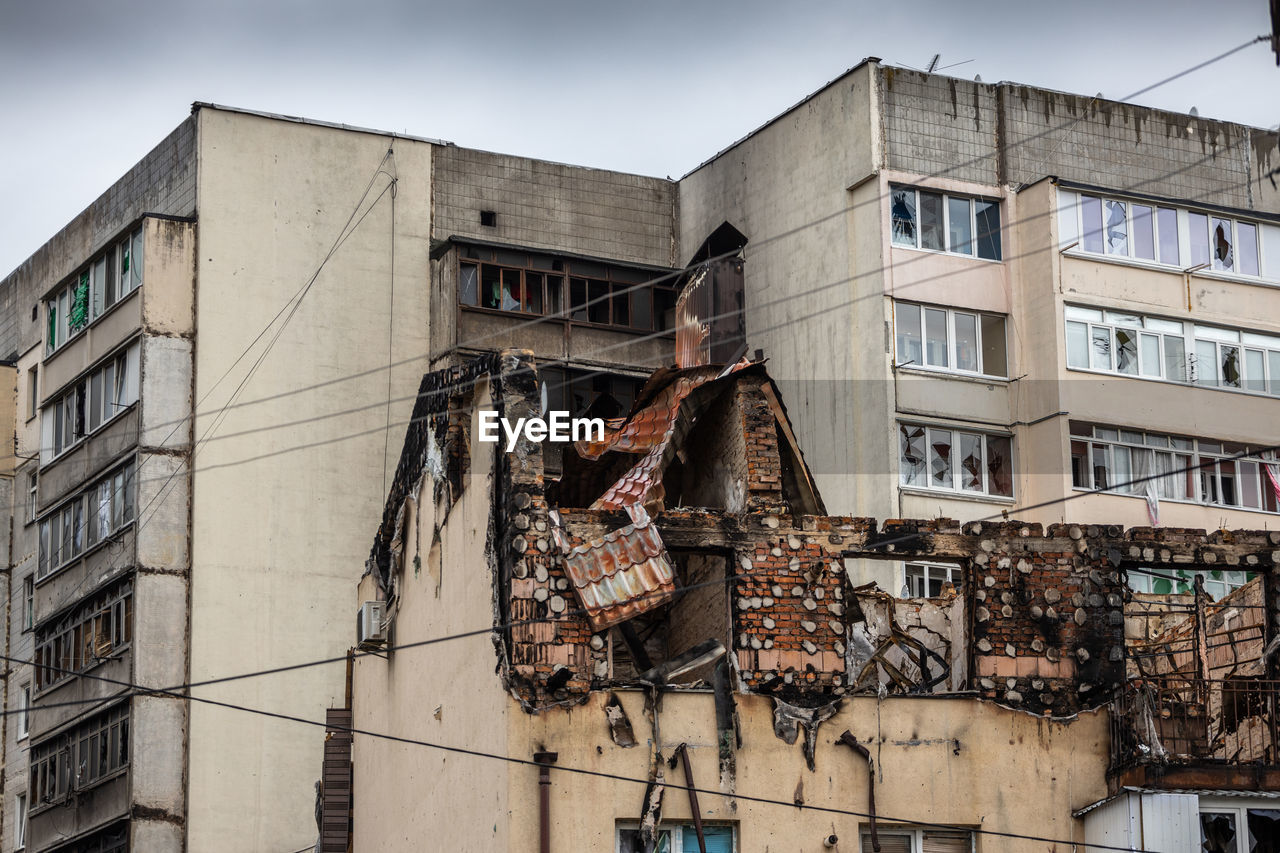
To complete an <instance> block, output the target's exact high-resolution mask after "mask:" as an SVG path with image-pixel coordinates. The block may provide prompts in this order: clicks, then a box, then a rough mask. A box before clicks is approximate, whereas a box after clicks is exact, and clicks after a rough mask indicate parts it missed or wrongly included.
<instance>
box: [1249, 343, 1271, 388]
mask: <svg viewBox="0 0 1280 853" xmlns="http://www.w3.org/2000/svg"><path fill="white" fill-rule="evenodd" d="M1266 374H1267V369H1266V359H1265V357H1264V353H1263V352H1262V350H1259V349H1247V350H1245V351H1244V387H1245V388H1247V389H1248V390H1250V391H1255V392H1257V393H1259V394H1265V393H1266V391H1267V375H1266Z"/></svg>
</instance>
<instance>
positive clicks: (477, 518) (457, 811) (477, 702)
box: [307, 384, 572, 850]
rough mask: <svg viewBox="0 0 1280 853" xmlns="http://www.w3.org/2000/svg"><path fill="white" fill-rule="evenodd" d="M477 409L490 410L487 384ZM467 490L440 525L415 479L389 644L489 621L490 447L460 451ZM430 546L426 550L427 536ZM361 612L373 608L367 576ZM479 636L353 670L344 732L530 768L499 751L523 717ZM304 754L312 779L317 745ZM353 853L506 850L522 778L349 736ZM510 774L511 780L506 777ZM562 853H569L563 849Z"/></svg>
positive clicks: (465, 759)
mask: <svg viewBox="0 0 1280 853" xmlns="http://www.w3.org/2000/svg"><path fill="white" fill-rule="evenodd" d="M477 401H478V405H479V406H480V407H481V408H485V407H490V406H491V404H490V403H489V402H488V397H487V390H486V385H484V384H482V385H481V386H480V387H479V388H478V397H477ZM470 448H471V472H470V482H469V484H468V485H466V487H465V488H464V490H463V492H462V494H461V496H460V498H459V499H458V501H457V503H455V504H454V506H453V507H452V508H451V509H450V510H449V511H448V516H447V520H446V518H445V517H444V515H443V513H442V512H441V509H442V508H438V507H437V505H436V503H435V501H434V499H433V486H434V484H433V482H432V480H431V476H430V475H429V474H427V475H424V477H423V480H422V481H421V487H420V489H419V491H418V504H417V511H416V513H415V512H414V511H413V509H412V507H409V511H408V512H407V519H406V521H407V525H406V530H405V533H404V536H403V541H404V543H405V550H404V556H403V563H402V567H401V568H399V569H395V570H394V571H396V578H397V590H398V592H399V604H398V608H397V609H396V610H395V612H394V616H393V619H392V633H391V637H392V642H394V643H395V644H397V645H404V644H411V643H415V642H419V641H422V640H427V639H430V638H433V637H442V636H446V635H449V634H454V633H461V632H467V631H474V630H475V629H476V628H477V627H479V626H482V625H487V624H492V622H493V618H494V617H493V595H494V592H493V590H494V589H495V584H496V583H497V578H496V577H494V572H493V567H494V565H496V563H491V562H489V561H487V560H486V559H484V557H483V555H484V554H485V552H486V541H487V537H488V535H489V526H490V521H491V514H490V513H491V508H492V501H493V489H494V481H495V471H494V464H493V463H494V455H495V451H494V448H495V445H493V444H481V443H479V442H478V441H476V440H475V438H474V435H473V437H472V440H471V442H470ZM437 530H438V531H439V539H438V541H437V540H436V532H437ZM359 598H360V600H362V601H368V600H376V599H377V598H379V595H378V591H377V583H376V582H375V581H374V578H373V576H372V575H366V576H365V577H364V578H363V579H362V580H361V582H360V589H359ZM496 663H497V659H496V656H495V653H494V646H493V643H492V642H491V641H490V639H489V637H487V636H485V635H479V636H472V637H464V638H461V639H458V640H453V641H450V642H449V643H447V644H445V645H442V646H439V645H437V646H422V647H418V648H411V649H403V650H400V651H396V652H393V653H392V654H391V656H390V657H389V658H388V659H383V658H381V657H373V656H364V657H360V658H357V659H356V663H355V667H354V689H353V693H354V699H353V701H352V711H353V714H354V717H353V719H354V727H355V728H357V729H365V730H369V731H378V732H394V733H396V734H397V735H398V736H402V737H409V738H415V739H420V740H425V741H429V742H431V743H438V744H442V745H445V746H453V747H461V748H464V749H477V748H479V749H483V750H484V751H486V752H492V753H495V754H497V755H512V756H515V757H518V758H529V757H531V755H532V750H533V748H534V747H533V746H531V745H530V744H528V743H526V742H523V741H517V742H515V743H514V744H513V743H512V742H511V741H509V737H510V731H509V723H508V719H509V718H510V717H521V716H524V714H523V712H521V711H520V710H519V709H518V707H517V706H516V703H515V700H514V699H512V698H511V697H510V696H508V695H507V694H506V693H505V692H504V691H503V689H502V684H501V682H500V681H499V679H498V678H497V676H496V675H495V674H494V669H495V665H496ZM311 742H312V747H311V749H310V750H309V751H308V753H307V755H308V758H309V760H310V762H311V765H310V766H311V776H312V777H314V776H316V774H317V772H318V769H319V768H318V760H317V759H318V756H319V754H320V752H319V749H318V748H317V744H318V743H319V735H318V734H316V733H314V732H313V733H312V737H311ZM352 762H353V765H354V778H355V780H356V786H357V788H356V790H357V795H356V797H355V804H354V809H355V836H354V849H356V850H423V849H432V850H437V849H438V850H471V849H483V850H507V849H509V848H510V845H511V843H512V841H511V839H512V838H513V837H514V836H521V835H525V834H527V833H528V831H529V826H531V824H528V823H521V822H519V821H514V820H512V819H511V818H510V815H511V807H512V800H511V797H512V793H511V788H512V783H511V782H509V777H510V776H511V775H512V774H513V773H515V775H521V774H520V771H522V770H523V769H524V768H514V765H513V766H508V765H506V764H505V763H502V762H498V761H493V760H489V759H484V758H479V757H475V756H469V755H461V754H456V753H450V752H448V751H444V750H438V749H430V748H427V747H419V746H407V745H405V744H402V743H396V742H392V741H386V740H379V739H376V738H369V737H360V736H357V737H356V740H355V744H354V747H353V750H352ZM513 768H514V769H513ZM566 849H572V848H566Z"/></svg>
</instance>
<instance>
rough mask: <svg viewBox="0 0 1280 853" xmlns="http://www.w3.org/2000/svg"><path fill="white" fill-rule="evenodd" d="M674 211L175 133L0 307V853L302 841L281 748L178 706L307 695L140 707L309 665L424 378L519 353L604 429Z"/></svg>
mask: <svg viewBox="0 0 1280 853" xmlns="http://www.w3.org/2000/svg"><path fill="white" fill-rule="evenodd" d="M362 191H363V194H362ZM674 197H675V188H674V186H673V185H672V184H671V183H670V182H668V181H665V180H660V179H654V178H645V177H640V176H635V175H627V174H621V173H617V172H608V171H603V170H598V169H587V168H580V167H574V166H566V165H560V164H552V163H546V162H542V161H535V160H530V159H528V158H521V157H513V156H507V155H499V154H491V153H487V152H481V151H473V150H469V149H465V148H460V147H458V146H455V145H452V144H450V143H446V142H440V141H434V140H429V139H421V138H411V137H405V136H400V135H397V134H391V133H384V132H377V131H368V130H361V129H357V128H352V127H349V126H337V125H330V124H324V123H321V122H313V121H306V120H300V119H295V118H290V117H285V116H278V115H267V114H261V113H254V112H250V111H245V110H238V109H231V108H226V107H219V106H215V105H212V104H196V105H194V106H193V109H192V113H191V115H190V117H189V118H187V119H186V120H185V121H183V122H182V123H181V125H179V127H178V128H177V129H175V130H174V132H173V133H172V134H171V135H170V136H169V137H168V138H166V139H165V140H163V141H162V142H161V143H160V144H159V145H158V146H157V147H156V148H155V150H153V151H152V152H151V153H149V154H148V155H147V156H146V157H145V158H144V159H143V160H142V161H141V162H140V163H139V164H138V165H137V166H136V167H135V168H134V169H132V170H131V171H130V172H129V173H128V174H127V175H125V176H124V177H123V178H121V180H120V181H118V182H117V183H116V184H115V185H113V186H112V187H110V188H109V189H108V190H107V191H106V192H105V193H103V195H102V196H101V197H100V198H98V199H97V200H96V201H94V203H93V204H92V205H90V206H89V207H88V208H87V209H86V210H85V211H84V212H83V213H82V214H80V215H79V216H78V217H76V218H75V219H74V220H73V221H72V222H70V223H69V224H68V225H67V226H66V227H65V228H64V229H63V230H62V231H60V232H59V233H58V234H56V235H54V236H53V237H52V238H51V239H50V241H49V242H48V243H47V244H46V245H44V246H42V247H41V248H40V249H39V250H38V251H37V252H36V253H35V254H34V255H33V256H32V257H31V258H30V259H29V260H27V261H26V262H25V263H24V264H22V265H21V266H20V267H19V268H18V269H16V270H15V271H13V272H12V273H11V274H10V275H9V276H7V277H6V278H4V279H3V281H2V282H0V306H2V310H0V356H3V357H5V358H6V359H8V361H7V362H6V366H5V367H4V371H5V372H4V376H5V377H6V379H7V382H8V387H9V388H10V389H11V390H12V391H13V392H14V393H11V394H10V395H9V396H8V397H7V398H6V405H5V406H4V407H3V409H0V423H3V424H4V425H5V426H6V428H8V429H10V430H11V431H12V433H13V439H14V442H15V443H14V446H15V447H16V450H17V456H16V458H12V459H9V460H8V461H7V463H6V465H7V467H8V468H9V470H7V471H6V472H5V475H4V477H3V481H4V484H5V485H6V486H7V487H9V488H11V489H12V490H13V497H12V500H6V501H5V506H9V507H12V517H11V525H10V524H6V525H4V526H5V529H6V530H11V531H12V541H11V543H10V544H11V546H10V547H9V548H7V549H6V556H7V557H8V561H7V562H6V565H5V568H6V569H7V571H6V572H5V576H4V577H5V580H6V583H7V587H6V591H7V594H8V597H9V607H8V609H7V611H6V612H7V613H8V622H7V625H6V639H7V646H6V648H7V651H6V652H5V656H6V657H7V658H8V662H7V664H6V679H5V685H6V694H5V695H6V710H7V716H6V717H5V720H6V721H7V724H6V727H5V731H4V747H5V754H4V768H5V769H4V779H3V788H2V792H0V793H2V798H3V799H2V801H3V808H2V809H0V820H2V823H0V851H4V853H8V851H11V850H16V849H23V850H26V851H29V853H34V851H64V852H65V853H72V852H73V851H74V853H81V852H82V851H84V853H119V851H125V850H133V851H147V853H166V851H169V852H170V853H171V852H172V851H183V850H267V851H276V850H279V851H285V850H296V849H298V848H299V847H301V846H303V845H304V844H305V843H307V841H308V839H311V840H314V824H315V820H314V799H315V794H314V789H313V783H314V780H313V779H311V778H306V774H302V773H300V772H299V771H298V770H297V766H296V765H295V764H293V763H292V762H293V761H294V760H295V757H297V756H306V755H309V749H310V743H311V738H312V737H313V735H314V732H311V731H308V728H307V727H305V726H300V725H298V724H291V723H284V722H282V721H279V720H272V719H270V718H268V717H264V716H262V715H255V714H251V713H247V712H242V711H238V710H233V709H232V708H229V707H226V706H225V705H223V706H219V705H214V704H210V703H209V702H205V701H201V700H212V701H214V702H224V703H230V704H234V705H239V706H243V707H248V708H254V709H259V710H262V711H266V712H271V713H294V712H297V711H298V709H299V708H310V707H324V706H326V705H330V704H333V703H334V702H335V701H338V700H340V698H341V697H342V695H343V686H344V685H343V677H342V672H341V668H340V667H323V668H309V669H305V670H297V671H294V672H293V673H292V674H281V675H279V676H277V677H272V678H270V679H263V680H258V681H255V682H249V681H239V680H235V681H229V682H224V683H220V684H217V685H206V686H204V687H200V688H196V689H193V690H192V691H191V694H192V696H193V698H194V701H188V699H187V696H186V695H185V694H184V693H183V692H182V691H181V690H177V691H175V690H172V689H169V688H173V687H174V686H180V685H184V684H187V683H190V682H199V681H204V680H208V679H218V678H221V677H223V676H228V675H235V674H237V673H240V672H243V671H244V670H245V669H264V668H271V667H275V666H288V665H291V664H294V663H297V662H298V661H300V660H304V659H314V658H317V657H333V656H340V655H341V654H343V652H344V651H345V650H346V649H347V647H348V646H349V638H348V637H346V636H344V635H339V634H337V633H335V632H334V631H333V630H332V626H334V625H336V624H346V623H347V621H348V620H349V617H350V613H351V611H352V610H353V609H354V606H355V601H354V596H353V591H352V590H353V587H352V584H353V582H354V580H355V579H356V578H357V577H358V573H352V572H351V571H350V570H349V567H350V566H352V565H356V566H358V565H359V564H360V563H361V561H362V560H363V558H364V554H366V553H367V550H368V535H369V533H368V531H369V530H370V529H372V528H373V527H376V525H377V522H378V519H379V517H380V513H381V509H382V504H383V500H384V497H385V482H384V479H383V478H384V473H385V474H387V475H389V474H390V473H391V472H393V471H394V468H395V463H396V458H397V454H398V446H399V438H398V437H399V436H400V435H401V434H402V433H403V430H404V425H405V422H406V421H407V420H408V418H409V417H410V415H411V409H412V407H413V400H414V396H415V390H416V388H417V385H418V382H419V380H420V379H421V377H422V375H423V373H424V372H425V371H427V370H429V369H431V368H432V367H433V366H436V365H437V364H441V363H447V362H448V360H449V359H450V358H453V357H458V358H462V357H466V356H467V355H468V354H469V353H472V352H478V351H480V350H481V349H482V348H483V346H485V345H492V346H497V345H502V346H505V345H507V344H508V343H509V341H510V340H511V339H512V338H513V337H519V338H520V339H522V340H527V341H536V345H537V347H538V353H539V355H540V356H541V357H543V358H544V359H547V360H548V361H550V360H556V361H557V365H556V367H555V368H552V367H551V366H550V364H549V363H548V365H547V367H546V370H547V372H548V373H550V372H551V371H552V370H553V369H554V370H558V371H559V372H560V373H559V376H560V377H561V380H562V382H561V385H560V387H561V388H562V389H563V391H562V399H557V400H556V401H555V403H556V404H557V405H558V406H560V407H562V408H573V409H574V410H576V411H585V410H587V409H591V410H592V411H593V412H600V413H602V414H603V415H605V416H612V415H614V414H617V413H619V412H621V411H624V410H625V409H626V408H627V407H629V406H630V402H631V398H632V396H633V395H634V393H635V390H636V389H638V387H639V385H640V383H641V381H642V380H643V378H644V376H645V375H646V374H647V372H648V370H650V369H652V368H653V367H655V366H657V365H658V364H660V363H661V359H660V358H658V353H661V354H662V355H664V356H665V353H666V352H667V351H668V350H669V349H670V344H669V340H670V337H671V335H670V331H669V329H668V324H669V323H670V321H671V317H672V312H673V310H674V280H673V279H672V278H670V277H669V273H670V272H671V268H672V266H673V263H674V255H673V246H674V225H673V222H674V219H673V217H674V211H675V201H674ZM353 211H355V213H353ZM349 216H350V217H352V218H351V219H350V220H348V217H349ZM344 223H348V224H347V227H344ZM357 223H358V224H357ZM197 247H199V250H198V251H197ZM598 296H603V299H596V297H598ZM591 300H595V301H591ZM282 312H283V313H282ZM273 318H274V319H273ZM531 322H539V323H541V325H540V326H539V327H538V329H537V330H535V331H530V330H529V329H528V328H525V327H527V326H529V325H530V323H531ZM655 340H657V341H659V342H660V347H659V344H655V343H654V341H655ZM467 347H470V348H471V349H467ZM375 374H376V376H377V378H376V380H371V379H370V378H369V377H371V376H374V375H375ZM388 430H390V431H391V432H392V433H394V434H395V436H396V438H393V439H391V440H390V441H389V442H388V441H387V439H386V435H387V431H388ZM388 446H389V448H390V449H389V451H388V450H387V447H388ZM384 451H385V452H386V455H385V457H384ZM384 459H385V463H386V464H385V465H384V464H383V460H384ZM299 590H305V591H306V595H305V606H304V605H303V604H302V603H301V601H302V599H300V598H299V594H298V593H299ZM135 685H141V686H143V687H145V688H148V689H147V690H146V691H145V692H142V693H138V692H135V691H134V690H132V687H133V686H135ZM166 689H168V690H167V692H166ZM296 760H302V759H300V758H298V759H296ZM265 792H269V793H265Z"/></svg>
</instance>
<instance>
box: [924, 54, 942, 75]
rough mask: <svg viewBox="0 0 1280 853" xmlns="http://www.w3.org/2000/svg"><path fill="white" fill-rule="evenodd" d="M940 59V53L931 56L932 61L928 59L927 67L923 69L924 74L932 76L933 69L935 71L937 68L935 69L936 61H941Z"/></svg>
mask: <svg viewBox="0 0 1280 853" xmlns="http://www.w3.org/2000/svg"><path fill="white" fill-rule="evenodd" d="M941 58H942V54H940V53H935V54H934V55H933V59H930V60H929V67H928V68H926V69H925V72H926V73H928V74H932V73H933V69H935V68H937V67H938V60H939V59H941Z"/></svg>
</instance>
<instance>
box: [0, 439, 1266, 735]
mask: <svg viewBox="0 0 1280 853" xmlns="http://www.w3.org/2000/svg"><path fill="white" fill-rule="evenodd" d="M1276 447H1277V449H1280V445H1277V446H1276ZM1232 458H1238V457H1232ZM1192 470H1195V466H1189V467H1187V468H1182V469H1174V470H1170V471H1167V472H1164V473H1160V474H1152V475H1149V476H1146V477H1139V478H1135V479H1133V480H1129V481H1127V482H1124V483H1119V484H1117V485H1116V486H1115V488H1126V487H1128V486H1132V485H1139V484H1141V483H1146V482H1150V481H1152V480H1156V479H1159V478H1161V477H1168V476H1176V475H1179V474H1184V473H1187V472H1188V471H1192ZM1099 494H1108V492H1107V491H1106V490H1102V489H1092V490H1088V491H1081V492H1074V493H1072V494H1069V495H1064V496H1062V497H1060V498H1054V499H1051V500H1049V501H1045V502H1042V503H1040V504H1036V505H1033V506H1031V507H1023V508H1022V509H1036V508H1041V507H1044V506H1048V505H1051V504H1057V503H1067V502H1068V501H1072V500H1076V499H1079V498H1085V497H1089V496H1091V495H1099ZM659 518H660V517H659ZM1004 520H1008V519H1006V517H1005V514H1004V513H1003V512H1002V513H999V514H996V515H989V516H986V517H984V518H978V519H973V520H972V521H970V522H966V523H967V524H983V523H986V522H988V521H1004ZM918 538H919V533H918V532H912V533H905V534H903V535H901V536H895V537H890V538H887V539H882V540H877V541H876V542H874V543H873V544H872V545H871V546H870V547H871V548H875V549H877V550H882V551H884V552H885V553H886V555H887V554H888V553H889V552H888V551H887V550H885V549H887V548H889V547H890V546H893V545H898V544H901V543H904V542H909V541H912V540H915V539H918ZM862 556H864V557H868V558H873V555H872V554H871V553H868V554H864V555H862ZM900 558H901V557H900V555H894V556H893V557H891V559H900ZM837 559H841V556H840V555H838V554H837V555H832V556H827V557H821V558H813V559H810V560H803V561H801V563H800V565H801V566H808V567H812V566H818V565H822V564H826V563H829V562H831V561H832V560H837ZM1135 570H1136V569H1135ZM767 571H771V570H766V569H759V570H748V571H743V572H741V573H739V574H735V575H733V576H729V577H724V578H717V579H713V580H707V581H700V582H698V583H693V584H688V585H686V586H682V587H680V589H679V590H677V592H678V593H680V594H682V595H683V594H685V593H688V592H691V591H693V590H697V589H701V588H703V587H710V586H719V585H721V584H724V585H726V586H727V585H729V584H731V583H735V582H737V581H741V580H745V579H749V578H751V577H752V576H753V575H755V574H758V573H765V572H767ZM1126 571H1129V570H1126ZM662 595H665V593H660V592H651V593H644V594H642V595H640V596H637V597H636V598H635V600H636V601H643V600H645V599H646V598H649V597H655V596H662ZM587 612H588V610H587V608H582V607H579V608H574V609H567V610H565V611H564V612H563V613H561V614H559V615H557V616H554V617H551V616H548V617H536V618H532V619H517V620H510V621H507V622H500V623H497V624H495V625H492V626H490V627H486V628H477V629H474V630H470V631H463V632H458V633H454V634H447V635H444V636H440V637H432V638H428V639H425V640H417V641H414V642H410V643H402V644H399V645H395V646H386V647H384V648H382V649H379V650H377V651H362V650H355V651H352V652H350V653H347V654H343V655H340V656H336V657H328V658H318V659H314V660H309V661H303V662H301V663H296V664H286V665H283V666H278V667H271V668H269V669H262V670H257V671H253V672H244V673H239V674H234V675H228V676H222V677H219V678H210V679H205V680H202V681H191V682H187V683H184V684H176V685H173V686H170V687H165V688H159V689H155V690H151V692H158V693H172V692H174V691H179V690H190V689H193V688H196V687H209V686H212V685H216V684H225V683H228V682H232V681H242V680H244V679H248V678H258V677H262V676H267V675H279V674H281V673H285V672H292V671H295V670H300V669H308V668H311V667H315V666H323V665H327V664H331V663H339V662H344V661H346V660H347V659H348V657H351V656H355V657H366V656H370V655H374V656H376V655H378V654H381V653H386V652H394V651H405V650H408V649H415V648H421V647H423V646H432V645H438V644H440V643H446V642H451V641H453V640H462V639H467V638H469V637H477V636H483V635H486V634H497V633H500V632H503V631H508V630H510V629H512V628H520V627H526V626H530V625H536V624H540V623H543V622H556V621H560V620H563V619H565V618H567V617H570V616H582V615H585V614H586V613H587ZM0 659H3V660H8V661H10V662H12V663H18V664H30V665H32V666H40V665H41V664H38V663H37V662H36V661H34V660H32V661H27V660H21V659H18V658H8V657H4V656H0ZM45 668H46V669H53V670H57V671H62V672H71V670H63V669H60V668H59V667H52V666H50V667H45ZM80 675H83V676H85V677H92V676H89V675H87V674H85V673H80ZM143 689H148V690H150V688H143ZM96 701H99V700H97V699H93V700H85V704H88V703H89V702H96ZM112 701H114V697H113V699H112ZM70 704H76V703H70ZM33 707H37V706H33ZM37 709H38V707H37ZM0 716H3V715H0Z"/></svg>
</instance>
